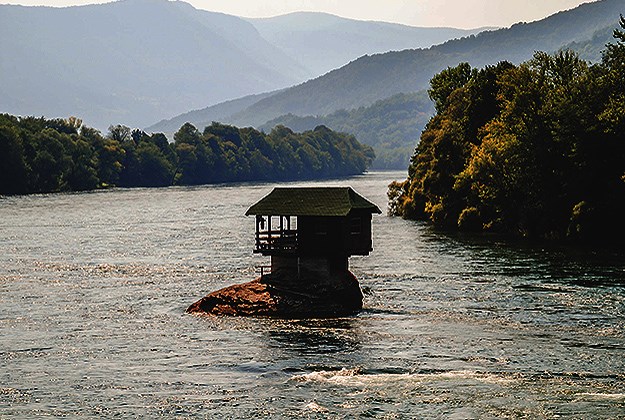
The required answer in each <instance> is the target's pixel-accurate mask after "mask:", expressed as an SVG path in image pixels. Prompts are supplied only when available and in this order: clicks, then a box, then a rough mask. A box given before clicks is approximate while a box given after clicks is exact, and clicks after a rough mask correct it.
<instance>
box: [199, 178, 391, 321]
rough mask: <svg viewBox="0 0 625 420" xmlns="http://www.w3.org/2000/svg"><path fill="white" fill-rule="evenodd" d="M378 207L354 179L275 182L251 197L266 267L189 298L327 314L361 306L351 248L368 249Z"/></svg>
mask: <svg viewBox="0 0 625 420" xmlns="http://www.w3.org/2000/svg"><path fill="white" fill-rule="evenodd" d="M373 213H377V214H379V213H381V211H380V209H379V208H378V206H376V205H375V204H373V203H371V202H370V201H368V200H367V199H365V198H364V197H362V196H361V195H359V194H358V193H356V192H355V191H354V190H353V189H352V188H351V187H327V188H325V187H314V188H299V187H292V188H275V189H274V190H273V191H272V192H271V193H269V194H268V195H267V196H265V197H264V198H263V199H261V200H260V201H258V202H257V203H256V204H254V205H252V206H251V207H250V208H249V209H248V210H247V212H246V213H245V214H246V215H247V216H249V215H253V216H255V217H256V223H255V226H256V229H255V239H256V240H255V249H254V252H255V253H259V254H262V255H265V256H269V257H270V258H271V272H270V273H266V274H265V273H264V272H263V273H262V274H261V277H259V278H258V279H256V280H254V281H252V282H250V283H245V284H242V285H235V286H230V287H227V288H225V289H221V290H218V291H216V292H213V293H211V294H209V295H208V296H206V297H204V298H203V299H202V300H200V301H198V302H196V303H194V304H193V305H191V307H189V309H188V310H187V311H188V312H194V313H197V312H199V313H210V314H228V315H273V316H327V315H340V314H346V313H353V312H355V311H358V310H360V309H361V308H362V293H361V291H360V287H359V285H358V280H357V279H356V278H355V277H354V275H353V274H352V273H351V272H350V271H349V257H350V256H351V255H368V254H369V253H370V252H371V251H372V250H373V248H372V240H371V219H372V214H373Z"/></svg>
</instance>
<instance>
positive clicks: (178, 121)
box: [146, 91, 316, 139]
mask: <svg viewBox="0 0 625 420" xmlns="http://www.w3.org/2000/svg"><path fill="white" fill-rule="evenodd" d="M276 93H277V92H275V91H272V92H267V93H260V94H257V95H248V96H244V97H242V98H239V99H233V100H231V101H226V102H221V103H219V104H217V105H212V106H209V107H206V108H202V109H197V110H193V111H189V112H185V113H184V114H180V115H178V116H176V117H173V118H169V119H164V120H161V121H159V122H157V123H156V124H154V125H152V126H150V127H148V128H146V130H147V131H149V132H152V133H156V132H159V133H165V134H166V135H167V136H168V137H169V138H170V139H171V138H172V137H173V133H175V132H176V131H178V129H179V128H180V127H182V126H183V125H184V124H185V123H187V122H191V123H192V124H193V125H195V126H196V127H198V128H200V129H202V128H204V127H206V126H208V125H211V123H212V122H213V121H220V122H224V123H229V121H230V116H231V115H232V114H235V113H237V112H240V111H241V110H242V109H245V108H247V107H249V106H250V105H253V104H255V103H256V102H258V101H260V100H261V99H265V98H268V97H270V96H271V95H275V94H276ZM315 127H316V126H315ZM315 127H312V128H315Z"/></svg>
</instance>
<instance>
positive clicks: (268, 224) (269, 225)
mask: <svg viewBox="0 0 625 420" xmlns="http://www.w3.org/2000/svg"><path fill="white" fill-rule="evenodd" d="M267 219H268V220H267V229H268V230H267V245H268V246H269V249H271V248H272V246H271V216H267Z"/></svg>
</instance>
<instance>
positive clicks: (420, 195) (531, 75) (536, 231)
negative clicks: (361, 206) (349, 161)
mask: <svg viewBox="0 0 625 420" xmlns="http://www.w3.org/2000/svg"><path fill="white" fill-rule="evenodd" d="M620 23H621V26H622V28H623V29H625V20H624V19H623V17H621V21H620ZM614 37H615V38H616V43H613V44H608V45H607V47H606V49H605V51H604V53H603V57H602V61H601V62H600V63H598V64H595V65H589V64H588V63H586V62H585V61H583V60H581V59H579V57H578V56H577V55H576V54H574V53H572V52H570V51H563V52H559V53H557V54H555V55H548V54H545V53H540V52H539V53H536V54H535V56H534V58H533V59H531V60H529V61H527V62H525V63H523V64H521V65H518V66H515V65H512V64H510V63H508V62H501V63H499V64H498V65H495V66H487V67H485V68H484V69H481V70H476V69H472V68H471V67H470V66H469V65H468V64H466V63H464V64H460V65H459V66H457V67H454V68H448V69H447V70H444V71H443V72H441V73H439V74H438V75H436V76H435V77H434V78H433V79H432V80H431V89H430V90H429V94H430V97H431V99H432V100H433V101H434V103H435V107H436V111H437V113H436V115H435V116H434V117H433V118H432V119H431V120H430V121H429V123H428V124H427V126H426V129H425V130H424V132H423V133H422V136H421V141H420V144H419V145H418V147H417V149H416V151H415V154H414V155H413V156H412V159H411V164H410V167H409V176H408V179H407V180H406V181H404V182H401V183H399V182H395V183H393V184H391V185H390V188H389V199H390V207H391V212H392V213H394V214H397V215H401V216H403V217H406V218H412V219H428V220H431V221H432V222H433V223H434V224H435V225H436V226H439V227H443V228H454V229H461V230H477V231H489V232H501V233H509V234H514V235H520V236H524V237H534V238H560V239H563V238H572V239H579V240H584V239H597V240H607V239H621V238H622V235H623V234H625V215H624V213H623V209H624V208H625V31H624V30H615V31H614Z"/></svg>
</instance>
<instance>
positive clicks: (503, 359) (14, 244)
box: [0, 172, 625, 419]
mask: <svg viewBox="0 0 625 420" xmlns="http://www.w3.org/2000/svg"><path fill="white" fill-rule="evenodd" d="M401 178H405V174H403V173H400V172H372V173H368V174H365V175H363V176H357V177H353V178H349V179H345V180H332V181H323V182H321V181H320V182H304V183H291V184H288V185H316V186H319V185H350V186H352V187H353V188H354V189H355V190H357V191H358V192H359V193H361V194H362V195H364V196H365V197H367V198H369V199H370V200H371V201H374V202H375V203H377V204H378V205H379V207H380V208H381V209H382V210H383V211H385V209H386V195H385V194H386V185H387V184H388V183H389V182H390V181H391V180H393V179H401ZM283 185H284V184H283ZM274 186H275V185H274V184H257V183H244V184H234V185H232V184H231V185H210V186H200V187H171V188H162V189H114V190H107V191H97V192H90V193H72V194H51V195H32V196H24V197H9V198H2V199H0V418H39V417H44V416H53V417H92V418H95V417H98V418H100V417H107V418H109V417H118V418H120V417H121V418H126V417H132V418H136V417H143V416H146V417H149V418H154V417H167V418H171V417H177V418H219V419H225V418H254V417H256V418H298V417H299V418H354V417H356V418H358V417H360V418H389V419H392V418H450V419H466V418H493V419H495V418H556V417H560V418H592V419H599V418H606V419H607V418H625V253H623V252H619V251H613V250H600V251H597V250H587V249H573V248H567V247H564V246H556V245H545V244H528V243H523V242H509V241H503V240H500V239H497V238H484V237H479V236H465V235H459V234H445V233H440V232H437V231H435V230H433V229H432V228H431V227H430V226H428V225H427V224H425V223H420V222H412V221H405V220H401V219H398V218H391V217H388V216H386V215H385V214H382V215H379V216H376V215H374V220H373V247H374V251H373V252H372V253H371V255H369V256H367V257H352V258H351V259H350V267H351V270H352V271H353V272H354V274H355V275H356V276H357V277H358V278H359V279H360V282H361V287H362V288H363V291H364V294H365V301H364V310H363V311H362V312H361V313H360V314H358V315H355V316H351V317H344V318H333V319H302V320H280V319H267V318H210V317H197V316H192V315H186V314H185V313H184V311H185V309H186V307H187V306H188V305H189V304H191V303H192V302H194V301H195V300H197V299H199V298H200V297H202V296H204V295H205V294H207V293H208V292H210V291H213V290H216V289H219V288H221V287H224V286H227V285H230V284H233V283H241V282H246V281H249V280H251V279H253V278H254V277H255V276H256V268H255V267H256V266H258V265H262V264H266V263H267V262H268V260H267V259H266V258H264V257H262V256H259V255H254V254H253V253H252V250H253V246H254V220H253V217H245V216H244V213H245V210H246V209H247V208H248V207H249V206H250V205H251V204H253V203H254V202H256V201H257V200H259V199H260V198H262V197H263V196H264V195H265V194H267V193H269V192H270V191H271V189H272V188H273V187H274Z"/></svg>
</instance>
